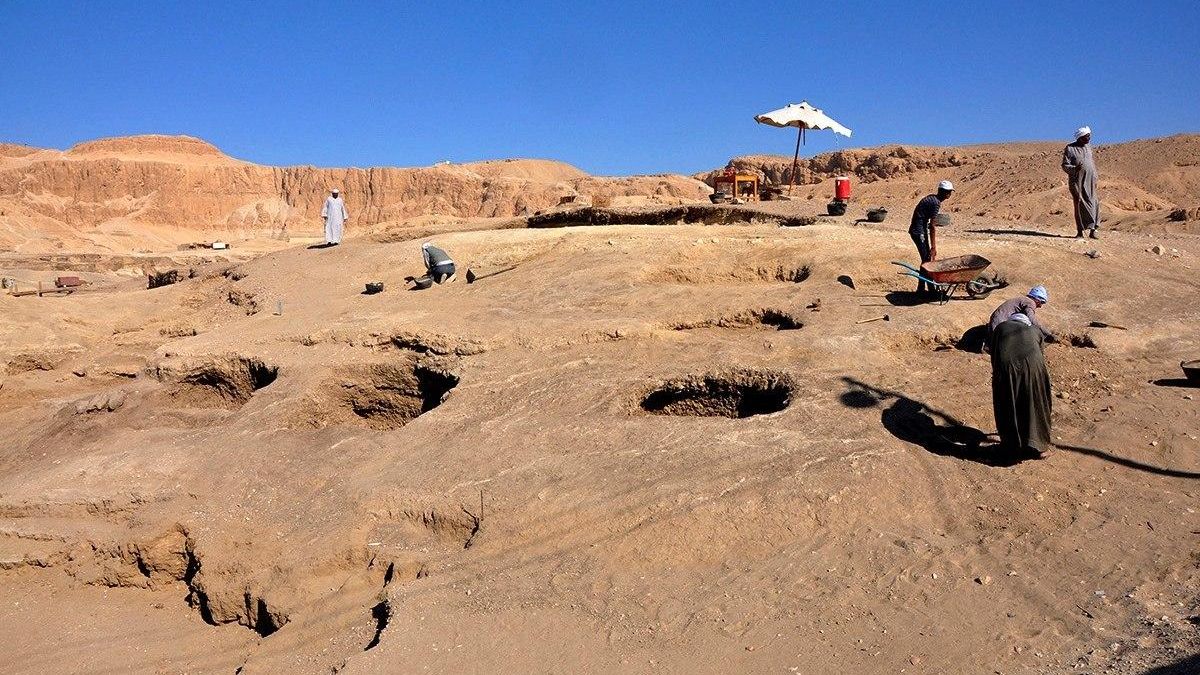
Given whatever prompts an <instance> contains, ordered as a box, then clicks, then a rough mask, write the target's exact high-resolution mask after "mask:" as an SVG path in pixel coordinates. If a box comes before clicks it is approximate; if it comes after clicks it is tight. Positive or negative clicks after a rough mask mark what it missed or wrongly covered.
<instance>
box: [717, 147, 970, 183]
mask: <svg viewBox="0 0 1200 675" xmlns="http://www.w3.org/2000/svg"><path fill="white" fill-rule="evenodd" d="M976 157H977V155H975V154H974V153H968V152H962V151H957V150H945V149H941V148H921V147H915V146H908V145H896V146H888V147H882V148H863V149H855V150H838V151H836V152H827V153H823V154H820V155H817V156H815V157H812V158H811V159H801V160H800V162H799V164H798V166H797V171H796V181H795V183H796V185H811V184H813V183H819V182H821V181H823V180H826V179H829V178H832V177H834V176H844V175H849V176H854V177H856V178H857V179H858V180H859V181H861V182H871V181H877V180H887V179H891V178H897V177H901V176H908V175H912V174H915V173H918V172H921V171H928V170H931V169H941V168H946V167H955V166H962V165H964V164H967V163H969V162H971V161H973V160H974V159H976ZM725 168H727V169H737V170H738V171H741V172H744V173H754V174H757V175H758V176H759V179H760V180H762V181H763V183H764V184H775V185H787V184H788V181H789V179H790V177H791V173H792V158H791V157H786V156H783V155H746V156H743V157H734V158H733V159H731V160H729V163H728V164H726V165H725ZM722 171H723V169H716V170H713V171H709V172H706V173H703V174H697V175H696V176H695V177H696V178H697V179H699V180H702V181H704V182H705V183H707V184H708V185H714V184H715V183H714V179H715V178H716V177H717V176H718V175H720V173H721V172H722Z"/></svg>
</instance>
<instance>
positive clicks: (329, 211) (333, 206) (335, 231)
mask: <svg viewBox="0 0 1200 675" xmlns="http://www.w3.org/2000/svg"><path fill="white" fill-rule="evenodd" d="M321 217H322V218H324V219H325V245H326V246H337V245H338V244H340V243H342V225H343V224H344V223H345V222H346V219H347V218H349V217H350V214H348V213H346V203H345V202H343V201H342V197H341V195H340V194H339V193H338V189H337V188H333V192H332V194H330V195H329V198H328V199H326V200H325V206H323V207H321Z"/></svg>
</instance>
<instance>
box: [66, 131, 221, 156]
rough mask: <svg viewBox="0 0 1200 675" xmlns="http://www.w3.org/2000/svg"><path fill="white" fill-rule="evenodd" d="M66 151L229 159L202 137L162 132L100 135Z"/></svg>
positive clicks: (70, 153)
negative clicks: (162, 133) (140, 134)
mask: <svg viewBox="0 0 1200 675" xmlns="http://www.w3.org/2000/svg"><path fill="white" fill-rule="evenodd" d="M65 154H66V155H67V156H70V157H82V156H85V155H111V156H115V157H126V156H130V155H139V154H150V155H164V154H165V155H194V156H198V157H210V158H228V156H227V155H226V154H225V153H223V152H221V150H220V149H219V148H217V146H215V145H213V144H212V143H209V142H207V141H203V140H200V139H199V138H193V137H191V136H164V135H160V134H147V135H144V136H118V137H114V138H100V139H96V140H94V141H86V142H83V143H78V144H76V145H73V146H71V148H70V149H69V150H67V151H66V153H65Z"/></svg>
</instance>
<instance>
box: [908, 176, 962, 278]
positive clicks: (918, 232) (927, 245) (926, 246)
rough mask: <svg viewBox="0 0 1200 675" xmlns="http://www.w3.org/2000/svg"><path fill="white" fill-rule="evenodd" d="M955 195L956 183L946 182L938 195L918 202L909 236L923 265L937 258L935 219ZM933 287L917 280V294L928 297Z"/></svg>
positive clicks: (941, 183) (909, 227) (939, 184)
mask: <svg viewBox="0 0 1200 675" xmlns="http://www.w3.org/2000/svg"><path fill="white" fill-rule="evenodd" d="M953 195H954V183H951V182H950V181H948V180H944V181H942V182H940V183H938V189H937V194H932V195H926V196H925V197H924V198H922V199H921V201H919V202H917V208H915V209H913V215H912V224H911V225H909V226H908V236H910V237H912V240H913V243H914V244H916V245H917V254H918V255H920V256H921V264H925V263H927V262H932V261H934V260H935V259H936V258H937V223H936V222H934V219H935V218H937V217H938V214H939V213H941V210H942V202H944V201H946V200H947V199H949V198H950V197H951V196H953ZM933 290H934V289H933V287H932V286H931V285H930V284H929V283H928V282H927V281H925V280H924V279H921V278H920V277H918V278H917V293H919V294H921V295H928V294H931V293H932V292H933Z"/></svg>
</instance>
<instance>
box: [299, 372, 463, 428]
mask: <svg viewBox="0 0 1200 675" xmlns="http://www.w3.org/2000/svg"><path fill="white" fill-rule="evenodd" d="M458 382H459V378H458V375H456V374H454V373H453V372H451V371H450V369H449V367H448V366H447V365H446V364H443V363H438V362H434V361H424V360H422V361H416V360H413V361H403V360H402V361H399V362H397V363H373V364H364V365H355V366H348V367H346V368H344V369H342V370H340V371H338V374H337V376H335V377H334V378H333V379H332V380H330V381H327V382H326V383H325V385H324V386H323V387H322V390H321V392H319V394H318V396H317V398H318V401H317V404H316V405H315V406H314V407H313V408H312V409H311V410H310V411H309V413H308V414H307V415H306V417H305V419H304V423H305V425H307V426H316V427H324V426H329V425H333V424H355V425H359V426H366V427H370V428H372V429H379V430H388V429H399V428H400V427H402V426H404V425H405V424H408V423H409V422H411V421H412V420H414V419H416V418H417V417H418V416H420V415H422V414H424V413H427V412H429V411H430V410H433V409H434V408H436V407H438V406H439V405H441V404H442V402H443V401H444V400H446V397H447V396H449V394H450V391H451V390H452V389H454V387H456V386H457V385H458Z"/></svg>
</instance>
